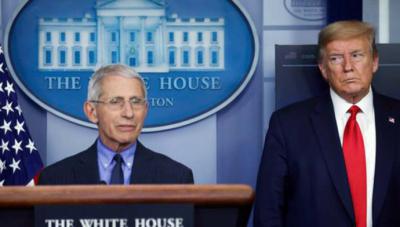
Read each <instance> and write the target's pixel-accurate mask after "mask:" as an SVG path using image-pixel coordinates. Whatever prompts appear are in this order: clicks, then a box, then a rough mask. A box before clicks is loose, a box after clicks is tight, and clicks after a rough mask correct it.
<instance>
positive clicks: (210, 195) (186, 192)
mask: <svg viewBox="0 0 400 227" xmlns="http://www.w3.org/2000/svg"><path fill="white" fill-rule="evenodd" d="M253 199H254V191H253V189H252V188H251V187H250V186H247V185H237V184H232V185H229V184H216V185H120V186H111V185H80V186H78V185H68V186H35V187H23V186H12V187H3V188H0V207H27V206H34V205H42V204H48V205H49V204H100V203H102V204H108V203H114V204H115V203H192V204H195V205H227V204H231V205H239V206H246V205H247V206H251V204H252V202H253Z"/></svg>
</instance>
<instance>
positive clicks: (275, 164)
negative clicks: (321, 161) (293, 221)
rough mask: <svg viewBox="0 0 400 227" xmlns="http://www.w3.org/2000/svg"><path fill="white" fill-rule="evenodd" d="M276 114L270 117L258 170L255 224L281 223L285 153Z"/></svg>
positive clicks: (268, 226) (276, 225) (276, 226)
mask: <svg viewBox="0 0 400 227" xmlns="http://www.w3.org/2000/svg"><path fill="white" fill-rule="evenodd" d="M279 121H280V119H279V116H278V114H277V113H274V114H273V115H272V117H271V120H270V125H269V129H268V133H267V135H266V138H265V144H264V151H263V155H262V158H261V163H260V168H259V172H258V179H257V187H256V199H255V210H254V226H255V227H272V226H274V227H280V226H284V224H285V221H284V217H285V210H286V198H285V194H286V193H285V192H286V191H287V178H288V168H287V152H286V148H285V139H284V136H283V131H282V128H281V125H280V122H279Z"/></svg>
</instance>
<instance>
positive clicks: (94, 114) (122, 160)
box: [39, 65, 193, 185]
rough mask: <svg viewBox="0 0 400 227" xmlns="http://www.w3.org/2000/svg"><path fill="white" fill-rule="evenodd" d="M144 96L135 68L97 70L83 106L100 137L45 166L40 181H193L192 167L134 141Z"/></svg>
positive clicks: (143, 109)
mask: <svg viewBox="0 0 400 227" xmlns="http://www.w3.org/2000/svg"><path fill="white" fill-rule="evenodd" d="M146 96H147V92H146V87H145V83H144V81H143V79H142V78H141V77H140V75H139V74H138V73H137V72H136V71H134V70H133V69H131V68H129V67H127V66H125V65H107V66H104V67H102V68H100V69H98V70H97V71H96V72H95V73H94V74H93V76H92V77H91V79H90V81H89V86H88V99H87V101H86V102H85V103H84V107H83V108H84V112H85V114H86V116H87V117H88V119H89V120H90V121H91V122H93V123H95V124H97V126H98V131H99V137H98V139H97V140H96V142H95V143H94V144H93V145H92V146H91V147H89V148H88V149H87V150H85V151H82V152H80V153H78V154H76V155H74V156H71V157H68V158H66V159H64V160H61V161H59V162H57V163H55V164H53V165H51V166H49V167H47V168H45V169H44V170H43V172H42V173H41V175H40V177H39V184H42V185H58V184H163V183H165V184H176V183H177V184H192V183H193V174H192V171H191V169H189V168H188V167H186V166H184V165H182V164H180V163H178V162H176V161H174V160H172V159H170V158H169V157H167V156H165V155H162V154H159V153H156V152H154V151H151V150H149V149H148V148H146V147H144V146H143V145H142V144H141V143H140V142H139V141H138V137H139V135H140V133H141V130H142V127H143V124H144V119H145V117H146V115H147V109H148V103H147V101H146Z"/></svg>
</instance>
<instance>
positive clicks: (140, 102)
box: [90, 97, 147, 110]
mask: <svg viewBox="0 0 400 227" xmlns="http://www.w3.org/2000/svg"><path fill="white" fill-rule="evenodd" d="M90 102H93V103H101V104H104V105H107V106H108V107H109V108H110V109H111V110H122V109H123V108H124V106H125V102H128V103H129V104H130V105H131V107H132V108H133V109H140V108H143V107H144V106H145V105H146V103H147V100H146V99H144V98H139V97H132V98H130V99H129V100H127V101H126V100H125V99H124V98H122V97H113V98H111V99H109V100H108V101H102V100H90Z"/></svg>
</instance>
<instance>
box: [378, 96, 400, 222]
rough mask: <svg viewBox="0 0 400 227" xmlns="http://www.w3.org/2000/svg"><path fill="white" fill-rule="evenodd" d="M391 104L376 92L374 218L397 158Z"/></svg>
mask: <svg viewBox="0 0 400 227" xmlns="http://www.w3.org/2000/svg"><path fill="white" fill-rule="evenodd" d="M391 109H392V108H391V104H390V103H389V102H387V101H386V100H385V98H383V97H382V96H380V95H379V94H376V93H374V110H375V127H376V161H375V178H374V190H373V202H372V204H373V207H372V213H373V220H377V218H378V217H379V213H380V211H381V209H382V205H383V202H384V198H385V195H386V192H387V189H388V185H389V179H390V177H391V170H392V166H393V160H394V159H395V154H396V149H397V144H398V142H397V141H398V138H396V136H398V135H396V128H397V127H395V126H396V124H398V122H396V121H399V120H400V119H396V118H395V116H397V114H396V113H393V112H392V110H391Z"/></svg>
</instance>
